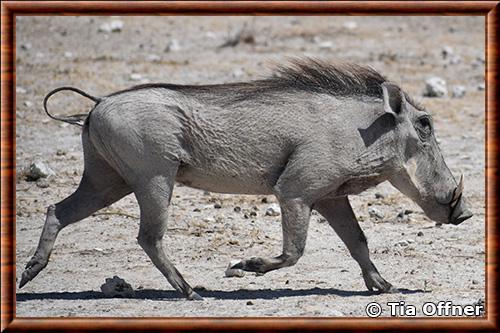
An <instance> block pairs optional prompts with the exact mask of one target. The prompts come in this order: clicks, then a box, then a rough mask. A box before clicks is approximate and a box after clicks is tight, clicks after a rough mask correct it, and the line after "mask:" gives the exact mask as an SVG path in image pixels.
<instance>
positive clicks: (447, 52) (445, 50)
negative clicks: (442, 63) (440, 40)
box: [441, 45, 453, 59]
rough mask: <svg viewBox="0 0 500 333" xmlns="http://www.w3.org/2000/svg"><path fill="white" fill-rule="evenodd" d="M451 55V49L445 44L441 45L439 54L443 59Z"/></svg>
mask: <svg viewBox="0 0 500 333" xmlns="http://www.w3.org/2000/svg"><path fill="white" fill-rule="evenodd" d="M452 55H453V49H452V48H451V47H450V46H447V45H445V46H443V48H442V49H441V56H442V57H443V59H447V58H449V57H450V56H452Z"/></svg>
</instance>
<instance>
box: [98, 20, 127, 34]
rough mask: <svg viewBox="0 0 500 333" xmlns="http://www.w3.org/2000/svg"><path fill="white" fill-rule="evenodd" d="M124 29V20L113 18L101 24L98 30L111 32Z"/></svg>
mask: <svg viewBox="0 0 500 333" xmlns="http://www.w3.org/2000/svg"><path fill="white" fill-rule="evenodd" d="M122 29H123V21H120V20H112V21H111V22H106V23H103V24H101V26H100V27H99V29H97V31H98V32H104V33H110V32H120V31H122Z"/></svg>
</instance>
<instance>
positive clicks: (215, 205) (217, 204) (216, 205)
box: [214, 202, 222, 209]
mask: <svg viewBox="0 0 500 333" xmlns="http://www.w3.org/2000/svg"><path fill="white" fill-rule="evenodd" d="M214 208H215V209H221V208H222V205H221V204H220V203H218V202H217V203H215V204H214Z"/></svg>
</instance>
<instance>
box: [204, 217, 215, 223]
mask: <svg viewBox="0 0 500 333" xmlns="http://www.w3.org/2000/svg"><path fill="white" fill-rule="evenodd" d="M202 221H203V222H206V223H215V219H214V218H213V217H204V218H203V220H202Z"/></svg>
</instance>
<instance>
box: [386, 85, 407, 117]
mask: <svg viewBox="0 0 500 333" xmlns="http://www.w3.org/2000/svg"><path fill="white" fill-rule="evenodd" d="M382 92H383V94H384V110H385V112H388V113H392V114H394V115H398V114H400V113H401V111H402V110H403V102H404V96H403V93H402V91H401V89H400V88H399V87H398V86H397V85H395V84H394V83H390V82H384V83H382Z"/></svg>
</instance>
